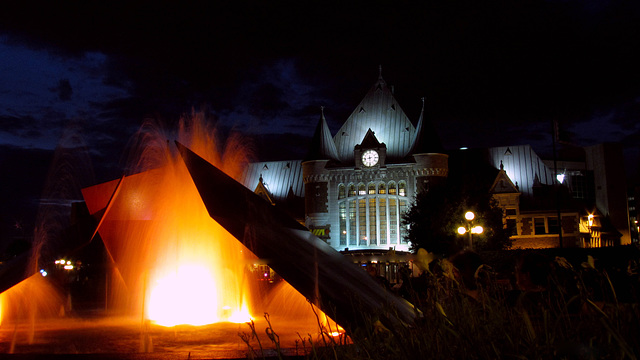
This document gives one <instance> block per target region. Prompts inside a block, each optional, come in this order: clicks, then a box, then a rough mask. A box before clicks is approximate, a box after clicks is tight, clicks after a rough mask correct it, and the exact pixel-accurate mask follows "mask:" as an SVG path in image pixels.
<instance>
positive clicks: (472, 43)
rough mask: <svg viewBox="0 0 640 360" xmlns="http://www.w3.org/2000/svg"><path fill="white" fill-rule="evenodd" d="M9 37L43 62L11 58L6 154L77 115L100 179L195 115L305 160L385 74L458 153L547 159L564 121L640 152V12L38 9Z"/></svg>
mask: <svg viewBox="0 0 640 360" xmlns="http://www.w3.org/2000/svg"><path fill="white" fill-rule="evenodd" d="M3 44H5V45H6V47H3V48H2V50H4V51H5V52H6V53H7V56H8V57H5V58H4V59H5V61H4V62H5V63H10V64H16V63H19V61H20V59H22V58H27V59H29V62H28V64H27V65H28V67H27V68H25V69H20V71H16V69H14V68H7V69H3V68H2V65H3V64H2V63H3V62H2V61H0V80H2V81H3V82H4V83H6V84H12V85H11V90H10V91H7V90H5V89H0V100H3V102H2V103H1V105H2V106H0V108H5V109H4V110H2V111H3V112H0V139H2V140H3V142H2V143H1V144H8V143H11V142H4V139H5V137H7V138H10V140H11V141H14V142H13V144H14V145H17V144H18V141H23V142H24V144H25V145H24V146H25V147H28V146H34V144H36V143H42V142H43V141H45V140H46V143H47V148H48V149H51V150H49V151H52V150H53V148H54V147H55V144H56V143H57V141H58V139H59V138H60V137H61V136H62V135H61V134H62V133H63V131H62V130H61V129H62V128H64V127H65V126H68V124H69V122H70V121H71V120H72V121H78V122H80V123H81V124H82V126H81V129H79V130H78V131H80V132H81V133H82V135H83V137H84V138H85V139H86V144H87V153H88V154H90V156H91V162H92V163H93V169H94V171H95V173H96V181H106V180H110V179H113V178H117V177H119V176H120V175H121V172H122V171H123V170H122V169H123V166H124V165H123V163H124V162H125V161H126V155H125V154H126V151H127V146H128V144H129V139H131V137H132V136H133V135H134V134H135V132H136V131H137V130H138V129H139V128H140V126H141V125H142V123H143V121H144V120H145V119H148V118H151V119H154V120H155V121H158V122H162V123H164V124H165V127H166V128H167V129H171V128H172V126H174V125H175V123H176V122H177V121H178V119H179V118H180V117H181V116H183V115H184V114H188V113H190V112H191V110H192V109H196V110H199V109H203V111H206V112H207V114H208V116H209V117H210V118H211V119H212V120H213V121H217V122H218V125H219V127H220V128H224V129H225V131H229V129H232V128H233V129H236V130H240V131H243V132H246V133H247V136H248V137H250V138H251V141H254V143H255V147H256V149H258V150H259V151H257V154H258V155H259V156H260V157H261V159H263V160H275V159H283V158H288V159H294V158H302V157H303V156H304V153H305V152H306V150H307V148H306V147H307V144H308V139H309V138H310V137H311V136H312V135H313V129H314V128H315V125H316V123H317V121H318V119H319V117H320V106H325V110H324V114H325V117H326V119H327V121H328V124H329V127H330V129H331V130H332V131H333V132H334V133H335V132H336V131H337V130H338V128H339V127H340V125H341V124H342V123H343V122H344V121H345V120H346V119H347V117H348V116H349V115H350V114H351V112H352V111H353V109H354V108H355V107H356V106H357V104H358V103H359V102H360V101H361V100H362V97H363V96H364V95H365V94H366V92H367V91H368V90H369V88H370V86H372V84H373V83H374V82H375V80H376V78H377V76H378V67H379V65H382V74H383V77H384V78H385V80H386V81H387V82H388V83H389V84H390V85H393V87H394V91H395V96H396V98H397V100H398V101H399V104H400V106H401V107H402V109H403V110H404V111H405V113H406V114H407V115H408V116H409V118H410V119H411V120H412V121H414V123H415V122H416V121H417V119H418V116H419V114H420V110H421V107H422V102H421V100H420V99H421V98H422V97H425V98H426V103H425V115H426V116H427V118H428V119H429V120H431V121H432V122H434V125H435V127H436V129H438V131H439V134H440V137H441V138H442V141H443V144H444V145H445V147H447V148H448V149H452V148H456V147H460V146H470V147H481V146H497V145H508V144H516V143H517V144H525V143H529V144H532V145H533V146H534V148H535V149H536V151H540V152H541V153H548V150H549V148H550V146H551V129H552V125H551V124H552V122H553V121H554V120H556V121H558V122H559V124H560V126H561V129H562V131H563V132H564V133H565V134H567V135H568V137H569V138H570V141H571V142H575V143H576V144H577V145H583V146H586V145H593V143H595V142H600V141H602V140H607V141H608V140H616V139H617V140H622V141H623V143H624V144H625V146H626V148H625V149H626V150H625V151H626V152H625V154H637V153H638V150H637V149H638V143H639V142H638V141H637V139H638V132H639V131H640V129H638V126H637V125H636V124H637V119H638V115H640V109H639V106H638V100H637V99H638V97H639V96H640V72H638V71H637V64H638V63H640V49H639V46H640V4H638V3H636V2H625V1H616V0H613V1H595V0H594V1H579V0H564V1H538V0H535V1H534V0H522V1H515V2H514V1H506V0H505V1H492V2H489V3H487V2H475V1H463V2H457V1H456V2H454V1H439V2H435V1H428V2H427V1H424V2H420V1H418V2H404V1H401V2H397V1H396V2H392V1H373V2H371V1H368V2H364V1H347V2H333V1H329V2H314V1H311V2H289V1H284V2H264V1H260V2H258V1H256V2H253V1H250V2H234V1H231V2H215V1H195V2H187V3H178V2H174V3H169V2H129V3H126V2H123V3H120V2H116V3H114V2H78V3H74V5H73V6H69V5H64V6H63V5H60V4H59V3H56V2H37V4H36V3H32V2H29V1H26V2H13V3H12V4H5V5H4V7H3V11H2V12H0V46H1V45H3ZM5 49H9V50H5ZM10 49H14V51H15V53H13V52H11V51H10ZM24 49H28V50H29V51H25V50H24ZM18 50H20V51H22V52H21V53H18ZM12 55H15V56H16V59H15V61H13V60H12V58H11V56H12ZM3 56H4V55H3ZM20 56H22V58H21V57H20ZM9 60H12V61H9ZM14 66H16V65H14ZM25 84H29V85H28V86H27V85H25ZM36 84H38V85H39V86H41V88H35V86H36ZM44 92H46V94H45V93H44ZM27 100H28V102H29V103H28V104H24V103H23V101H27ZM20 151H21V150H20V149H19V148H17V147H14V148H11V151H9V152H8V154H12V156H15V157H16V158H24V159H27V160H28V159H31V160H33V161H32V164H33V165H34V166H36V165H37V166H44V165H45V164H43V159H45V158H46V156H45V155H44V154H49V156H50V154H51V153H50V152H42V153H40V152H37V151H36V150H25V151H26V153H24V154H23V153H21V152H20ZM33 151H35V152H36V153H37V154H38V155H39V156H40V155H41V156H40V157H38V160H37V161H35V160H34V159H33V158H34V157H37V156H36V155H35V153H33ZM3 161H5V160H3ZM5 162H6V161H5ZM20 163H21V162H20V161H18V160H12V162H10V163H9V166H17V165H19V164H20ZM25 163H28V161H25ZM636 163H637V161H636ZM635 169H636V170H634V171H631V173H636V174H637V172H638V171H637V165H636V167H635ZM32 171H35V170H32ZM18 174H20V173H17V174H16V176H18ZM21 174H22V175H20V176H29V174H28V173H21ZM32 175H35V174H32ZM37 176H44V175H42V174H41V171H40V172H39V173H38V174H37ZM38 181H39V182H38V183H33V184H30V186H31V185H33V189H34V190H32V191H39V190H40V189H41V188H39V187H38V186H39V185H40V186H41V183H42V179H39V180H38ZM10 185H17V182H15V183H11V184H10ZM2 187H5V186H4V183H3V186H2ZM5 188H6V187H5Z"/></svg>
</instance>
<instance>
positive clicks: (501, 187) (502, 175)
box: [489, 162, 520, 194]
mask: <svg viewBox="0 0 640 360" xmlns="http://www.w3.org/2000/svg"><path fill="white" fill-rule="evenodd" d="M489 192H491V193H492V194H514V193H520V189H518V187H517V186H516V185H514V184H513V182H512V181H511V179H510V178H509V175H507V172H506V171H504V165H503V164H502V162H500V172H498V176H496V179H495V181H494V182H493V185H491V189H490V190H489Z"/></svg>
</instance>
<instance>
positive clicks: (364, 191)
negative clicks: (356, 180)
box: [358, 184, 367, 195]
mask: <svg viewBox="0 0 640 360" xmlns="http://www.w3.org/2000/svg"><path fill="white" fill-rule="evenodd" d="M366 194H367V188H366V187H365V186H364V184H360V185H358V195H366Z"/></svg>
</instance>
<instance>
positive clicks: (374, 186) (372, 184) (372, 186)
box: [369, 183, 376, 195]
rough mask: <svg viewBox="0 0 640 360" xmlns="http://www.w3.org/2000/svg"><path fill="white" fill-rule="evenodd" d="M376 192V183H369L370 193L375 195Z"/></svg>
mask: <svg viewBox="0 0 640 360" xmlns="http://www.w3.org/2000/svg"><path fill="white" fill-rule="evenodd" d="M375 193H376V184H374V183H371V184H369V195H375Z"/></svg>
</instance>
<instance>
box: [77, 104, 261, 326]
mask: <svg viewBox="0 0 640 360" xmlns="http://www.w3.org/2000/svg"><path fill="white" fill-rule="evenodd" d="M163 135H164V134H162V133H161V132H144V133H143V135H142V137H143V141H142V142H141V143H142V145H143V146H142V147H141V149H142V150H141V151H140V152H139V155H138V156H139V157H138V159H137V160H136V163H135V165H136V166H135V171H142V172H139V173H137V174H135V175H131V176H126V177H124V178H123V179H122V181H120V182H117V181H116V182H110V183H105V184H102V185H98V186H95V187H92V188H89V189H85V190H84V191H83V192H84V196H85V198H86V199H87V205H88V206H89V208H90V211H91V212H92V213H94V212H97V211H100V209H102V208H103V210H104V215H103V216H104V219H103V220H102V223H101V224H100V229H99V231H100V235H101V236H102V238H103V241H104V243H105V245H106V248H107V250H108V252H109V254H110V256H111V258H112V259H113V263H114V269H115V271H114V275H113V280H114V281H113V284H112V289H113V291H112V297H111V299H110V301H111V304H112V306H113V307H114V308H116V309H118V310H120V311H123V312H125V313H129V314H131V313H135V312H139V311H144V316H145V317H146V318H148V319H149V320H151V321H153V322H155V323H158V324H161V325H167V326H171V325H177V324H192V325H203V324H210V323H214V322H219V321H235V322H245V321H248V320H249V319H250V315H249V310H248V309H249V308H250V304H249V300H250V292H251V286H249V285H248V281H249V278H248V266H249V265H250V264H252V262H253V261H252V259H255V257H253V256H252V255H251V254H250V252H248V251H247V250H246V249H245V248H244V247H243V246H242V245H241V244H240V243H239V242H238V241H237V240H235V239H234V238H233V237H232V236H231V235H229V234H228V233H227V232H226V231H225V230H224V229H222V228H221V227H220V226H219V225H218V224H217V223H216V222H215V221H213V220H212V219H211V218H210V217H209V216H208V214H207V211H206V209H205V207H204V205H203V204H202V200H201V199H200V196H199V195H198V192H197V190H196V188H195V186H194V185H193V182H192V180H191V178H190V177H189V174H188V172H187V170H186V167H185V166H184V164H183V162H182V160H181V159H180V158H179V157H178V155H177V153H175V152H173V151H171V149H170V148H169V146H168V144H167V142H166V138H163ZM215 137H216V135H215V130H214V129H213V128H211V127H210V126H207V125H206V124H205V121H204V119H203V115H202V114H200V113H194V114H193V116H192V117H191V118H189V119H183V120H182V121H181V123H180V128H179V133H178V138H179V139H180V140H181V141H184V142H187V143H189V144H190V146H191V147H192V148H194V149H196V151H199V153H200V154H201V155H202V156H203V157H205V158H206V159H207V160H208V161H210V162H211V163H214V164H217V165H218V166H220V167H221V168H222V169H224V170H225V171H226V172H227V173H228V174H230V175H231V176H236V177H237V176H239V175H240V173H241V171H242V169H243V167H244V165H246V163H247V154H248V152H247V150H246V149H243V146H242V145H241V144H242V143H241V142H240V141H239V139H237V138H235V137H233V136H231V137H230V138H229V139H228V140H227V142H226V143H225V144H224V145H223V146H220V144H219V142H218V141H217V140H216V139H215Z"/></svg>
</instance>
